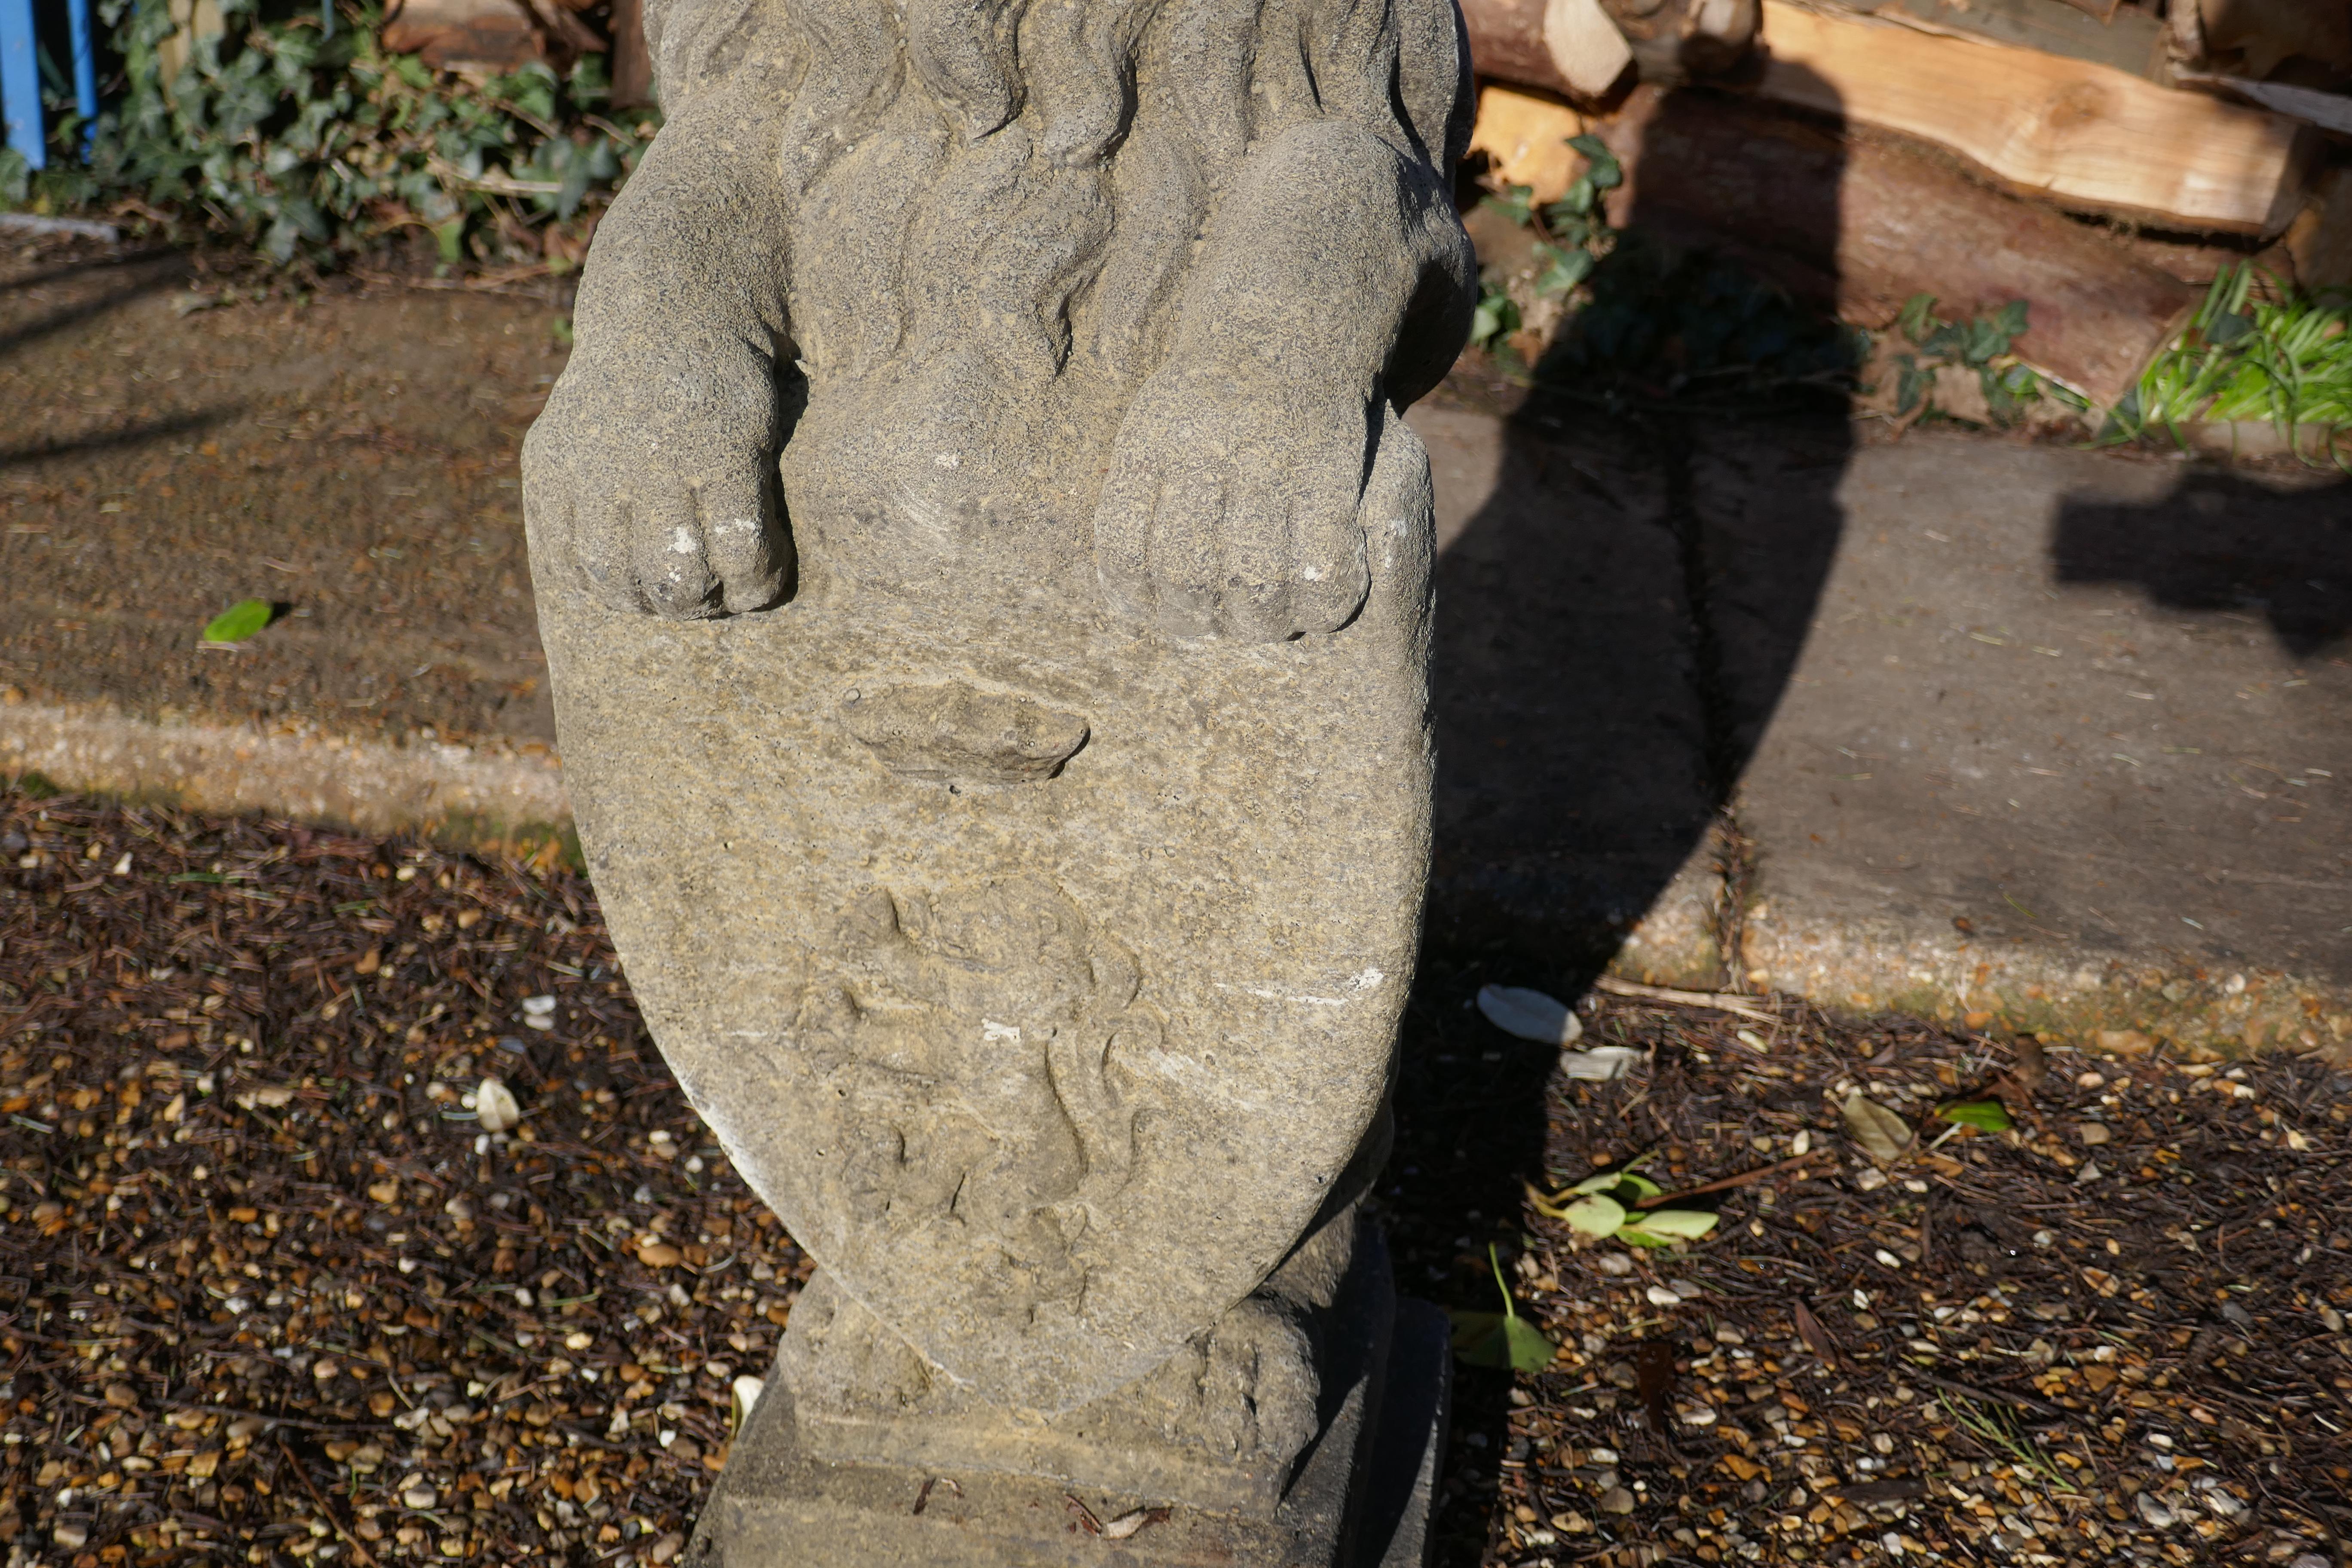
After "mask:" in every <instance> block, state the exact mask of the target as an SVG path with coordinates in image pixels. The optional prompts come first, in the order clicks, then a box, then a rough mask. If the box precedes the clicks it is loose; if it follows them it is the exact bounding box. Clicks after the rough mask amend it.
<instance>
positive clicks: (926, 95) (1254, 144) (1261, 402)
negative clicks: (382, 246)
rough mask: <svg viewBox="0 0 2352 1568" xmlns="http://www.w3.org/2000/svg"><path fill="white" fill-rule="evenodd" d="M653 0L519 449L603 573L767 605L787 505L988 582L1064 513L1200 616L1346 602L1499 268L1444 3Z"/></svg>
mask: <svg viewBox="0 0 2352 1568" xmlns="http://www.w3.org/2000/svg"><path fill="white" fill-rule="evenodd" d="M646 11H647V15H646V32H647V37H648V39H649V42H650V43H651V46H652V47H653V51H654V55H655V59H656V72H657V76H658V81H659V86H660V92H661V99H662V102H663V105H664V107H665V109H666V110H667V114H668V121H667V127H666V129H665V130H664V131H663V132H662V133H661V134H660V136H659V137H658V138H657V139H656V142H654V144H653V146H652V147H651V148H650V149H649V150H648V151H647V153H646V156H645V159H644V162H643V163H642V165H641V166H640V167H639V168H638V169H637V171H636V173H635V175H634V177H633V178H632V179H631V180H630V182H629V184H628V185H627V186H626V188H625V191H624V192H623V194H622V195H621V196H620V198H619V199H618V200H617V201H616V202H615V203H614V206H613V208H612V210H611V212H610V213H609V214H608V216H606V217H605V219H604V222H603V224H602V225H601V226H600V227H599V229H598V233H597V236H596V240H595V245H594V247H593V250H592V252H591V254H590V257H589V261H588V267H587V271H586V275H585V277H584V279H583V282H582V286H581V289H580V296H579V301H578V307H577V312H576V315H575V327H576V331H577V342H578V346H577V349H576V350H575V352H574V353H573V355H572V362H571V363H570V365H569V367H568V368H567V369H566V371H565V373H564V374H563V376H562V379H561V380H560V381H559V383H558V384H557V386H556V389H555V392H554V394H553V395H552V396H551V399H550V400H549V403H548V406H547V410H546V413H545V415H544V416H542V418H541V420H540V422H539V424H538V425H537V426H536V427H535V428H534V429H533V430H532V432H531V435H530V440H529V442H528V444H527V446H526V447H525V452H524V464H525V469H526V474H527V487H526V488H527V495H528V500H529V506H530V512H531V521H532V525H533V531H534V535H535V537H536V539H537V541H538V542H539V543H540V544H541V546H543V547H545V548H546V549H548V550H551V551H552V552H554V553H556V554H557V555H559V556H560V557H561V558H562V560H563V561H564V562H566V563H570V564H571V565H572V567H573V568H575V569H576V570H577V571H578V572H579V573H580V574H582V575H583V577H584V578H585V580H586V581H587V583H589V584H592V585H593V590H594V592H595V593H596V595H598V596H599V597H600V598H602V599H603V600H604V602H605V603H606V604H608V605H611V606H613V607H614V608H616V609H635V610H649V611H653V612H655V613H657V614H660V615H663V616H677V617H697V616H719V615H724V614H729V613H738V612H742V611H747V610H753V609H759V608H763V607H765V606H768V605H772V604H775V603H776V602H778V601H779V600H780V599H782V598H783V597H784V596H786V595H789V594H791V593H792V592H793V579H794V563H795V559H796V552H795V548H794V546H795V536H797V537H798V541H799V542H800V544H801V546H802V548H801V549H800V550H799V551H798V552H797V556H798V558H799V559H800V560H801V561H803V562H807V563H822V567H821V569H822V570H824V571H830V572H838V573H842V574H845V575H848V576H850V577H852V578H855V579H856V580H858V581H860V582H863V583H866V584H874V585H877V586H888V585H891V584H904V583H909V582H919V581H922V580H926V579H928V580H931V581H934V582H937V581H941V580H958V579H961V580H971V579H980V580H982V581H987V580H991V579H993V578H996V577H997V576H999V575H1000V574H1002V573H1003V569H1004V563H1005V562H1006V560H1007V559H1008V557H1010V556H1013V555H1018V554H1023V553H1025V552H1021V551H1019V550H1018V549H1017V548H1015V547H1016V546H1017V545H1018V544H1020V543H1021V542H1025V541H1028V540H1034V539H1036V538H1038V537H1041V536H1058V535H1062V534H1064V533H1066V531H1067V530H1068V529H1069V528H1070V526H1071V525H1073V524H1076V525H1078V526H1079V527H1080V528H1081V529H1083V528H1085V527H1087V526H1090V528H1091V534H1092V541H1093V552H1092V556H1093V559H1092V566H1093V571H1092V572H1091V573H1088V574H1086V575H1087V576H1089V577H1093V578H1096V579H1097V581H1098V583H1099V586H1100V591H1101V592H1102V593H1103V594H1104V595H1106V596H1107V597H1108V600H1109V602H1110V603H1111V604H1112V605H1114V606H1115V607H1117V608H1118V610H1120V611H1122V612H1124V613H1126V614H1128V615H1130V616H1140V617H1144V618H1146V619H1147V620H1149V621H1151V622H1155V623H1157V625H1158V626H1160V627H1161V628H1162V629H1164V630H1165V631H1167V632H1170V633H1171V634H1174V635H1177V636H1180V637H1202V636H1221V637H1230V638H1236V639H1241V640H1245V641H1271V640H1278V639H1282V638H1286V637H1293V636H1297V635H1299V634H1301V633H1307V632H1319V631H1329V630H1332V629H1334V628H1336V627H1339V626H1342V625H1344V624H1346V623H1347V622H1348V621H1349V617H1351V616H1353V615H1355V613H1356V612H1357V610H1358V609H1359V607H1360V605H1361V604H1362V601H1363V596H1364V594H1365V591H1366V586H1367V581H1368V571H1367V564H1366V560H1365V549H1366V546H1365V542H1364V536H1363V529H1362V527H1361V526H1360V523H1359V521H1358V517H1357V510H1358V502H1359V499H1360V495H1361V493H1362V490H1363V486H1364V482H1365V479H1366V476H1367V474H1368V472H1369V470H1370V451H1369V446H1370V440H1371V437H1372V433H1373V431H1374V430H1375V428H1376V427H1377V426H1376V421H1375V420H1374V418H1373V410H1374V409H1375V407H1376V405H1380V404H1381V403H1386V404H1388V405H1391V406H1392V407H1395V408H1402V407H1403V406H1405V405H1408V404H1410V403H1411V402H1412V401H1413V400H1414V399H1416V398H1418V397H1420V396H1421V395H1423V393H1425V392H1426V391H1428V390H1429V388H1430V387H1432V386H1433V385H1434V384H1435V383H1436V382H1437V381H1438V379H1439V378H1440V377H1441V376H1442V375H1443V374H1444V372H1445V369H1446V366H1447V365H1448V363H1450V362H1451V360H1452V358H1453V355H1454V352H1455V350H1456V349H1457V348H1458V346H1459V344H1460V342H1461V341H1462V338H1463V335H1464V333H1465V330H1466V327H1467V323H1468V319H1469V313H1470V310H1471V308H1472V305H1473V302H1474V297H1475V259H1474V258H1473V256H1472V254H1471V251H1470V247H1469V245H1468V242H1467V240H1466V239H1465V237H1464V235H1463V232H1462V227H1461V225H1460V223H1459V222H1458V221H1457V219H1456V216H1455V214H1454V206H1453V204H1452V201H1451V199H1450V195H1449V190H1448V184H1447V175H1446V173H1445V172H1446V171H1447V170H1449V169H1450V168H1451V167H1452V166H1453V163H1454V160H1455V159H1456V158H1457V157H1458V156H1459V154H1460V153H1461V151H1462V146H1463V143H1464V142H1465V137H1466V121H1465V114H1464V109H1465V104H1466V102H1467V95H1466V92H1465V86H1466V69H1467V63H1468V62H1467V52H1466V49H1465V47H1464V45H1463V43H1462V39H1461V33H1460V25H1459V21H1458V18H1457V16H1456V13H1455V11H1454V6H1453V5H1452V4H1451V3H1450V0H1028V3H1026V4H1023V3H1020V0H908V3H906V4H903V5H901V4H898V3H895V0H750V3H748V4H747V3H745V0H666V3H664V0H655V3H653V4H649V5H647V7H646ZM779 458H781V480H782V483H781V487H780V486H779V482H778V481H779V477H780V475H779ZM1034 586H1035V587H1036V588H1037V590H1038V591H1041V592H1043V591H1052V590H1055V589H1059V590H1064V591H1067V590H1070V589H1074V588H1075V589H1082V590H1091V589H1092V588H1093V587H1094V584H1092V583H1084V582H1082V583H1077V584H1035V585H1034Z"/></svg>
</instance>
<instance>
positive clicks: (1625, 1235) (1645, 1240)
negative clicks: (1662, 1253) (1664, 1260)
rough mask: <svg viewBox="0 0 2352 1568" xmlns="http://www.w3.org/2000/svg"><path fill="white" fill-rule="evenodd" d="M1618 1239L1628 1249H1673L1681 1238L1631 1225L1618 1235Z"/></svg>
mask: <svg viewBox="0 0 2352 1568" xmlns="http://www.w3.org/2000/svg"><path fill="white" fill-rule="evenodd" d="M1617 1239H1618V1240H1620V1241H1622V1242H1623V1243H1624V1244H1625V1245H1626V1246H1628V1247H1672V1246H1673V1245H1674V1244H1675V1241H1676V1240H1677V1239H1679V1238H1678V1237H1671V1236H1662V1235H1660V1234H1659V1233H1658V1232H1656V1231H1654V1230H1643V1229H1642V1228H1641V1227H1639V1226H1630V1225H1629V1226H1626V1227H1625V1228H1624V1229H1623V1230H1621V1231H1619V1232H1618V1233H1617Z"/></svg>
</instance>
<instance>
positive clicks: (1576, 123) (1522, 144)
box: [1470, 82, 1584, 206]
mask: <svg viewBox="0 0 2352 1568" xmlns="http://www.w3.org/2000/svg"><path fill="white" fill-rule="evenodd" d="M1583 133H1584V117H1583V116H1582V115H1580V114H1579V113H1577V111H1576V110H1573V109H1570V107H1569V106H1568V105H1566V104H1564V103H1562V102H1560V101H1559V100H1558V99H1556V98H1541V97H1538V96H1537V95H1536V94H1534V93H1531V92H1520V91H1518V90H1517V89H1513V88H1507V87H1502V86H1499V85H1497V84H1496V83H1494V82H1487V83H1486V84H1484V85H1483V86H1481V87H1480V88H1479V89H1478V119H1477V121H1476V123H1475V124H1474V125H1473V126H1472V127H1471V128H1470V151H1472V152H1473V153H1485V154H1486V167H1487V168H1488V169H1489V170H1490V171H1492V173H1493V174H1494V175H1495V177H1496V179H1497V180H1499V181H1501V182H1502V183H1503V184H1507V185H1525V186H1527V187H1528V189H1529V190H1531V191H1533V192H1534V193H1535V201H1536V204H1537V205H1539V206H1540V205H1546V204H1549V203H1551V202H1556V201H1558V200H1559V198H1560V197H1562V196H1564V195H1567V194H1568V187H1569V186H1570V184H1573V183H1574V182H1575V179H1576V176H1577V175H1579V174H1582V173H1583V172H1584V160H1583V159H1582V158H1581V157H1580V156H1578V155H1577V153H1576V152H1575V150H1574V149H1573V148H1571V147H1570V146H1569V144H1568V139H1569V138H1570V137H1571V136H1580V135H1582V134H1583Z"/></svg>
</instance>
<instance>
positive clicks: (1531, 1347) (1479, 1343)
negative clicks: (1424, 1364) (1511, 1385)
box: [1445, 1311, 1559, 1372]
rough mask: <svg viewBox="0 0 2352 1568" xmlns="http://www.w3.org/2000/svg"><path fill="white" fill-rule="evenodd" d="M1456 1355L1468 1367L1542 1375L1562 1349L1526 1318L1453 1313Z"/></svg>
mask: <svg viewBox="0 0 2352 1568" xmlns="http://www.w3.org/2000/svg"><path fill="white" fill-rule="evenodd" d="M1445 1315H1446V1316H1447V1317H1448V1318H1450V1319H1452V1320H1453V1321H1454V1359H1456V1360H1457V1361H1460V1362H1461V1363H1463V1364H1464V1365H1465V1366H1486V1367H1493V1368H1495V1369H1496V1370H1497V1371H1503V1370H1509V1371H1512V1372H1541V1371H1543V1370H1544V1368H1546V1367H1548V1366H1549V1365H1551V1363H1552V1358H1553V1357H1555V1356H1557V1355H1558V1354H1559V1346H1557V1345H1555V1344H1553V1343H1552V1342H1551V1341H1550V1340H1549V1339H1548V1338H1546V1337H1545V1335H1544V1331H1542V1330H1541V1329H1538V1328H1537V1327H1536V1326H1535V1325H1534V1324H1533V1323H1530V1322H1528V1321H1527V1320H1526V1319H1525V1318H1521V1317H1516V1316H1513V1315H1511V1314H1508V1313H1504V1312H1454V1311H1449V1312H1447V1313H1446V1314H1445Z"/></svg>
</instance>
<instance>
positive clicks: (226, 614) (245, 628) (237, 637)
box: [205, 599, 277, 643]
mask: <svg viewBox="0 0 2352 1568" xmlns="http://www.w3.org/2000/svg"><path fill="white" fill-rule="evenodd" d="M276 613H277V612H276V611H274V610H272V609H271V608H270V605H269V601H268V600H267V599H240V600H238V601H237V602H236V604H234V605H230V606H229V607H228V608H227V609H226V610H223V611H222V612H221V613H220V614H219V615H217V616H214V617H213V618H212V619H211V620H209V621H207V622H205V641H206V642H223V643H238V642H243V641H244V640H245V639H246V638H247V637H251V636H252V635H253V634H254V633H256V632H257V631H259V630H260V629H261V628H262V627H264V626H268V624H269V622H270V619H271V617H272V616H275V615H276Z"/></svg>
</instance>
